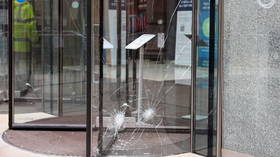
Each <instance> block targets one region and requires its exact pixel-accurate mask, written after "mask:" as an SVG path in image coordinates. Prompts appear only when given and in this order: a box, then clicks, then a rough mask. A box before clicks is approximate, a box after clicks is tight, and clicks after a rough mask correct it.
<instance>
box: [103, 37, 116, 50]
mask: <svg viewBox="0 0 280 157" xmlns="http://www.w3.org/2000/svg"><path fill="white" fill-rule="evenodd" d="M112 48H114V46H113V45H112V44H111V43H110V42H109V41H108V40H106V39H105V38H103V49H112Z"/></svg>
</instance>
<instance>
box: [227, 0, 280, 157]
mask: <svg viewBox="0 0 280 157" xmlns="http://www.w3.org/2000/svg"><path fill="white" fill-rule="evenodd" d="M260 1H261V2H265V0H260ZM266 1H272V0H266ZM224 3H225V6H224V7H225V9H224V10H225V12H224V15H225V23H224V27H225V36H224V102H223V105H224V106H223V147H224V148H225V149H229V150H232V151H236V152H241V153H244V154H249V155H252V156H255V157H279V155H280V1H278V0H275V4H274V6H272V7H271V8H264V7H262V6H261V5H260V4H259V3H258V0H246V1H244V0H225V2H224Z"/></svg>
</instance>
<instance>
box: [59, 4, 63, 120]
mask: <svg viewBox="0 0 280 157" xmlns="http://www.w3.org/2000/svg"><path fill="white" fill-rule="evenodd" d="M58 27H59V28H58V45H59V48H58V116H59V117H62V116H63V0H59V1H58Z"/></svg>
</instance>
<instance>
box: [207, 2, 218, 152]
mask: <svg viewBox="0 0 280 157" xmlns="http://www.w3.org/2000/svg"><path fill="white" fill-rule="evenodd" d="M215 15H216V0H210V26H209V27H210V28H209V30H210V32H209V33H210V37H209V67H208V68H209V74H208V77H209V80H208V114H209V115H208V149H207V156H213V146H214V143H213V142H214V140H213V139H214V137H213V136H214V133H213V132H214V114H215V112H213V110H214V108H215V100H214V99H215V90H214V88H215V87H214V86H215V52H216V51H215V39H216V38H215V35H216V31H215V25H216V19H215Z"/></svg>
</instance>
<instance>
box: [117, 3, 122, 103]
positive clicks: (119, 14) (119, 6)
mask: <svg viewBox="0 0 280 157" xmlns="http://www.w3.org/2000/svg"><path fill="white" fill-rule="evenodd" d="M121 1H122V0H116V3H117V4H116V8H117V40H118V41H117V42H118V46H117V73H116V75H117V76H116V77H117V99H118V104H119V107H120V106H121V98H120V97H121V91H120V87H121V61H122V47H121V46H122V2H121Z"/></svg>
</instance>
